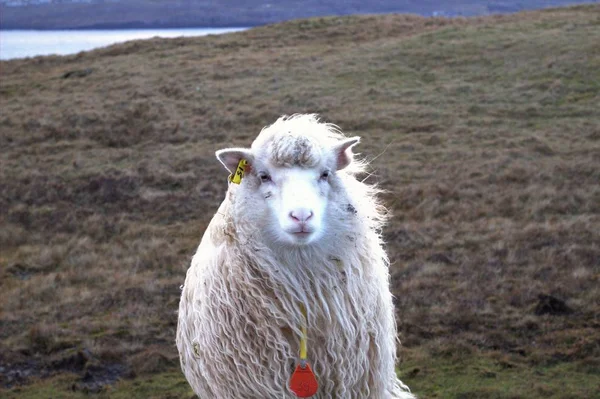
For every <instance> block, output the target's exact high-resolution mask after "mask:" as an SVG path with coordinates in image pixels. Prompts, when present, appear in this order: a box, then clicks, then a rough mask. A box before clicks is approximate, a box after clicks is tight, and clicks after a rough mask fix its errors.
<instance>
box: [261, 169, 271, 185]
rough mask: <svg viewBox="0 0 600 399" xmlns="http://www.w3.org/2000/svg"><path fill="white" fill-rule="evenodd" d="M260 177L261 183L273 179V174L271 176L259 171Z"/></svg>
mask: <svg viewBox="0 0 600 399" xmlns="http://www.w3.org/2000/svg"><path fill="white" fill-rule="evenodd" d="M258 178H259V179H260V181H261V183H267V182H270V181H271V176H269V174H268V173H265V172H259V173H258Z"/></svg>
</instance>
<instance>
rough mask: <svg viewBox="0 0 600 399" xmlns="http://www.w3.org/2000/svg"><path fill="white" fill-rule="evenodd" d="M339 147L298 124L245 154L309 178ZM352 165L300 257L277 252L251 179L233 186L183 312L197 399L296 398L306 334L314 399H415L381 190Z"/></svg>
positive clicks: (286, 124) (183, 347)
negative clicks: (400, 349)
mask: <svg viewBox="0 0 600 399" xmlns="http://www.w3.org/2000/svg"><path fill="white" fill-rule="evenodd" d="M307 127H308V128H309V129H307ZM342 139H345V137H344V136H343V135H342V134H341V133H340V132H339V131H338V129H337V128H336V127H335V126H333V125H329V124H324V123H321V122H319V121H318V119H317V118H316V117H315V116H313V115H301V116H294V117H290V118H282V119H280V120H278V121H277V122H276V123H275V124H274V125H271V126H270V127H268V128H266V129H264V130H263V131H262V132H261V134H260V135H259V137H258V138H257V139H256V140H255V142H254V144H253V146H252V152H253V153H254V154H255V156H256V158H257V162H258V160H262V161H263V162H265V161H266V160H269V161H270V162H271V163H272V164H273V163H277V164H279V165H280V166H288V167H292V166H294V165H296V166H297V165H298V164H301V163H302V162H306V165H305V166H306V167H311V165H312V166H314V165H316V164H320V163H322V162H331V158H332V156H333V155H331V154H329V153H328V151H330V147H331V144H332V143H334V142H336V141H339V140H342ZM285 148H289V149H291V150H285ZM286 151H287V152H288V155H286ZM290 157H291V158H290ZM350 157H351V154H350ZM303 160H304V161H303ZM349 162H351V164H350V166H349V167H347V168H344V169H341V170H338V171H337V172H336V173H335V176H332V177H331V179H330V185H331V190H330V191H329V198H328V199H327V207H326V215H325V221H326V232H325V234H324V235H323V237H322V238H321V239H319V240H318V241H317V242H314V243H311V244H308V245H303V246H290V245H285V246H284V245H276V244H275V243H274V237H272V234H271V233H270V231H271V230H272V229H270V228H267V227H265V226H264V224H265V223H268V222H265V220H268V217H267V216H268V215H267V214H266V213H267V212H268V209H267V208H266V207H265V206H264V204H261V203H260V201H261V200H263V201H264V199H263V198H262V197H258V196H256V195H254V193H255V191H256V187H257V185H258V184H259V179H258V178H257V177H256V176H254V175H253V174H252V173H248V174H247V176H245V177H244V179H243V180H242V184H240V185H236V184H230V185H229V189H228V191H227V195H226V198H225V200H224V201H223V203H222V204H221V206H220V208H219V210H218V211H217V213H216V214H215V216H214V218H213V219H212V221H211V223H210V225H209V226H208V228H207V230H206V232H205V234H204V236H203V238H202V241H201V243H200V246H199V247H198V250H197V252H196V254H195V256H194V257H193V259H192V264H191V267H190V268H189V270H188V272H187V277H186V280H185V285H184V286H183V292H182V296H181V302H180V307H179V323H178V330H177V347H178V349H179V353H180V358H181V366H182V370H183V372H184V373H185V376H186V378H187V380H188V381H189V383H190V385H191V386H192V388H193V390H194V391H195V392H196V394H197V395H198V396H199V397H200V398H201V399H211V398H218V399H222V398H294V397H295V395H294V394H293V393H292V392H291V391H290V390H289V388H288V384H289V379H290V376H291V374H292V372H293V370H294V369H295V366H296V364H297V361H298V353H299V344H300V336H301V326H302V325H303V323H306V324H307V331H308V360H309V362H310V364H311V366H312V369H313V371H314V373H315V375H316V378H317V380H318V382H319V391H318V393H317V394H316V395H315V396H314V398H319V399H320V398H382V399H383V398H412V397H413V396H412V395H411V394H410V393H409V391H408V389H407V388H406V386H405V385H404V384H402V383H401V382H400V381H399V380H398V379H397V377H396V374H395V362H396V340H397V338H396V336H397V335H396V323H395V320H394V311H393V304H392V295H391V293H390V290H389V274H388V258H387V256H386V253H385V251H384V248H383V242H382V238H381V234H380V232H381V227H382V224H383V223H384V222H385V209H384V208H383V207H382V206H380V205H379V203H378V201H377V198H376V195H377V189H376V188H374V187H372V186H369V185H367V184H365V183H363V182H361V181H359V180H358V179H357V177H356V174H357V173H358V172H360V171H361V170H362V168H363V166H364V165H363V164H361V163H360V162H357V161H354V160H352V159H350V160H349ZM302 307H304V309H306V319H305V318H304V313H303V311H302Z"/></svg>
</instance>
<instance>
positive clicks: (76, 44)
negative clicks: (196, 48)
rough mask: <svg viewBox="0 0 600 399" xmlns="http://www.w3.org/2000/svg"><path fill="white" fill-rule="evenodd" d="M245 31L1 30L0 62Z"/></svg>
mask: <svg viewBox="0 0 600 399" xmlns="http://www.w3.org/2000/svg"><path fill="white" fill-rule="evenodd" d="M244 29H246V28H189V29H123V30H120V29H116V30H0V60H10V59H13V58H25V57H35V56H38V55H50V54H58V55H66V54H76V53H78V52H80V51H87V50H92V49H95V48H98V47H104V46H108V45H111V44H114V43H121V42H126V41H128V40H138V39H149V38H151V37H182V36H205V35H218V34H222V33H229V32H236V31H240V30H244Z"/></svg>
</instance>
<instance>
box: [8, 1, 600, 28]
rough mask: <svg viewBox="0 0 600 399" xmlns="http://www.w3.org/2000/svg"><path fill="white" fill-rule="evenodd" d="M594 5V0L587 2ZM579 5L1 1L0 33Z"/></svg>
mask: <svg viewBox="0 0 600 399" xmlns="http://www.w3.org/2000/svg"><path fill="white" fill-rule="evenodd" d="M588 2H590V3H594V2H596V3H597V1H595V0H594V1H588ZM576 3H583V1H580V0H524V1H523V0H521V1H518V0H503V1H495V0H494V1H491V0H488V1H479V0H425V1H420V0H406V1H401V2H398V1H394V0H374V1H356V0H354V1H344V0H328V1H318V0H285V1H271V0H247V1H246V0H243V1H242V0H220V1H199V0H154V1H146V0H110V1H109V0H2V1H0V28H1V29H130V28H187V27H200V28H206V27H249V26H257V25H265V24H270V23H275V22H281V21H287V20H291V19H297V18H308V17H324V16H341V15H351V14H382V13H404V14H418V15H424V16H446V17H456V16H474V15H487V14H501V13H514V12H518V11H523V10H533V9H540V8H546V7H556V6H564V5H572V4H576Z"/></svg>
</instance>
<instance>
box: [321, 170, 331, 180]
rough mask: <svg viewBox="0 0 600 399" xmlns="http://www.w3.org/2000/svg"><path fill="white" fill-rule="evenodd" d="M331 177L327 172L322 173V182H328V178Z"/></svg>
mask: <svg viewBox="0 0 600 399" xmlns="http://www.w3.org/2000/svg"><path fill="white" fill-rule="evenodd" d="M328 177H329V171H328V170H326V171H325V172H323V173H321V180H327V178H328Z"/></svg>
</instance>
